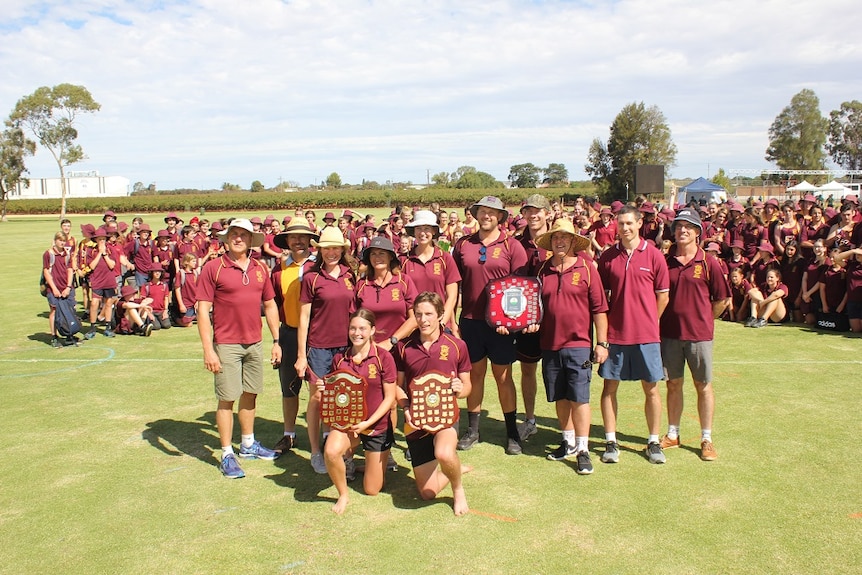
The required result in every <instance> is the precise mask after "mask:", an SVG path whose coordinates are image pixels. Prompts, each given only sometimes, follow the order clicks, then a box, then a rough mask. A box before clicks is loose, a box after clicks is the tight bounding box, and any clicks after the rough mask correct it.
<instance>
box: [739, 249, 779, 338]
mask: <svg viewBox="0 0 862 575" xmlns="http://www.w3.org/2000/svg"><path fill="white" fill-rule="evenodd" d="M760 249H761V250H762V248H760ZM787 291H788V290H787V286H786V285H784V284H783V283H781V272H780V271H778V270H777V269H770V270H769V271H767V272H766V281H765V282H763V283H762V284H760V286H759V287H755V288H752V289H751V291H749V292H748V299H749V300H750V302H751V317H750V318H749V319H748V321H747V322H745V327H765V326H766V324H767V323H769V322H772V323H780V322H782V321H784V318H786V317H787V306H786V304H785V299H786V298H787Z"/></svg>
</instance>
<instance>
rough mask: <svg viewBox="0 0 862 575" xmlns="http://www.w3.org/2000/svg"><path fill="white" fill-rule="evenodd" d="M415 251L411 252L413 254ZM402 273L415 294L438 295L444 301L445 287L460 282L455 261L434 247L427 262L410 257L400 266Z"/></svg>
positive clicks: (447, 253) (448, 254)
mask: <svg viewBox="0 0 862 575" xmlns="http://www.w3.org/2000/svg"><path fill="white" fill-rule="evenodd" d="M415 251H416V250H413V253H414V254H415ZM401 268H402V269H403V270H404V273H405V274H406V275H407V276H408V277H409V278H410V279H411V280H413V283H414V284H415V285H416V292H417V293H422V292H426V291H430V292H434V293H436V294H439V295H440V297H442V298H443V301H444V302H445V301H446V286H447V285H450V284H453V283H458V282H459V281H461V273H460V272H459V271H458V266H456V265H455V260H454V259H452V255H451V254H450V253H449V252H444V251H443V250H441V249H440V248H439V247H436V246H435V247H434V255H432V256H431V259H429V260H428V261H427V262H424V263H423V262H422V260H420V259H419V258H418V257H416V256H415V255H412V254H411V255H410V257H408V258H407V259H406V260H404V263H402V264H401Z"/></svg>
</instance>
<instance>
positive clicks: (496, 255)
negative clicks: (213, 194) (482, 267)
mask: <svg viewBox="0 0 862 575" xmlns="http://www.w3.org/2000/svg"><path fill="white" fill-rule="evenodd" d="M502 253H503V248H494V251H493V253H492V254H491V258H492V259H495V260H498V259H500V254H502Z"/></svg>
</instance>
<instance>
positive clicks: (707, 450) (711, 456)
mask: <svg viewBox="0 0 862 575" xmlns="http://www.w3.org/2000/svg"><path fill="white" fill-rule="evenodd" d="M700 458H701V459H703V460H704V461H715V460H716V459H718V453H717V452H716V451H715V446H714V445H713V444H712V442H711V441H701V442H700Z"/></svg>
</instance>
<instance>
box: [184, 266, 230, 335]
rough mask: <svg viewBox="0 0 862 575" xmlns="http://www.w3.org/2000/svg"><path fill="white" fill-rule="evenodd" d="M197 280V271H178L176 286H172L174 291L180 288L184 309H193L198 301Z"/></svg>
mask: <svg viewBox="0 0 862 575" xmlns="http://www.w3.org/2000/svg"><path fill="white" fill-rule="evenodd" d="M198 280H199V276H198V270H197V269H195V270H194V271H190V272H187V271H185V270H180V271H179V272H178V273H177V279H176V284H175V285H174V289H176V288H177V287H179V288H180V296H181V297H182V298H183V305H184V306H186V309H189V308H193V307H194V306H195V303H197V301H198V299H200V298H198V287H197V286H198ZM207 301H209V300H207ZM219 343H230V342H219Z"/></svg>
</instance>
